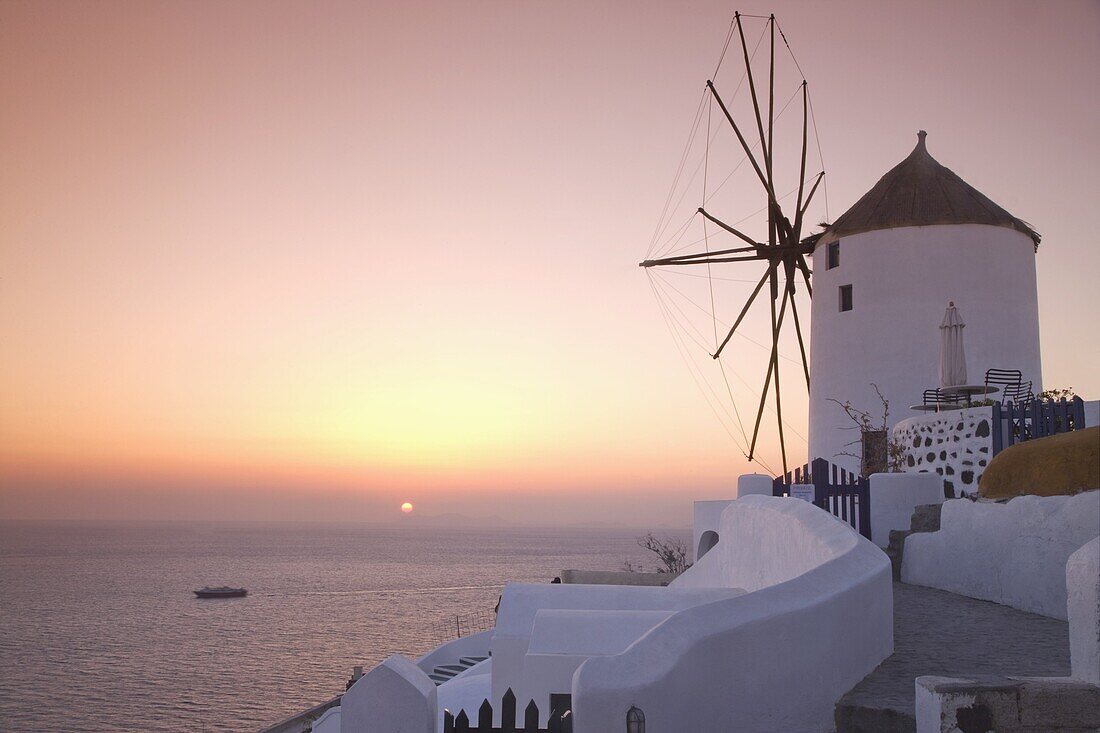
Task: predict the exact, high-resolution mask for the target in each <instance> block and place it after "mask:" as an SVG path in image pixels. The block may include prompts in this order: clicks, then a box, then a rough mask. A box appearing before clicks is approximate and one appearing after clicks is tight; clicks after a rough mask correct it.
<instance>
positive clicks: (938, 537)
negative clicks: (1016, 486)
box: [901, 491, 1100, 619]
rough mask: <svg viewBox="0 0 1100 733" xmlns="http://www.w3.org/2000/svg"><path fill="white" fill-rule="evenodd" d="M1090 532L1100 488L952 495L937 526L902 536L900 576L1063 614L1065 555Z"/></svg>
mask: <svg viewBox="0 0 1100 733" xmlns="http://www.w3.org/2000/svg"><path fill="white" fill-rule="evenodd" d="M1098 534H1100V491H1089V492H1086V493H1083V494H1078V495H1076V496H1046V497H1041V496H1020V497H1016V498H1015V499H1012V500H1011V501H1009V502H1008V503H1006V504H1000V503H995V502H987V501H979V502H974V501H970V500H969V499H953V500H951V501H946V502H944V504H943V510H942V513H941V515H940V531H938V532H922V533H917V534H913V535H910V536H909V537H907V538H906V540H905V553H904V555H903V560H902V567H901V579H902V581H903V582H906V583H913V584H915V585H926V586H929V587H932V588H941V589H943V590H949V591H952V592H954V593H960V594H962V595H966V596H970V597H972V598H980V599H983V600H987V601H994V602H996V603H1003V604H1005V605H1008V606H1014V607H1015V608H1019V609H1022V610H1025V611H1032V612H1034V613H1041V614H1043V615H1044V616H1051V617H1053V618H1059V619H1065V618H1066V562H1067V560H1068V559H1069V556H1070V555H1071V554H1072V553H1073V552H1074V551H1076V550H1077V548H1079V547H1081V545H1083V544H1085V543H1086V542H1088V541H1089V540H1091V539H1092V538H1093V537H1096V536H1097V535H1098Z"/></svg>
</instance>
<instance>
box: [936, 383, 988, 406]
mask: <svg viewBox="0 0 1100 733" xmlns="http://www.w3.org/2000/svg"><path fill="white" fill-rule="evenodd" d="M1000 391H1001V390H1000V388H999V387H987V386H986V385H984V384H956V385H955V386H953V387H940V393H941V394H946V395H953V394H959V395H966V406H967V407H970V405H971V400H972V398H973V397H974V395H979V394H994V393H996V392H1000Z"/></svg>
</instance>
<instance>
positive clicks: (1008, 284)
mask: <svg viewBox="0 0 1100 733" xmlns="http://www.w3.org/2000/svg"><path fill="white" fill-rule="evenodd" d="M828 244H829V239H828V238H822V240H821V241H820V242H819V243H818V245H817V247H816V248H815V250H814V255H813V260H814V262H813V272H814V282H813V285H814V298H813V304H812V310H811V313H812V318H811V322H810V324H811V325H810V333H811V337H810V407H809V412H810V415H809V422H810V427H809V430H810V434H809V455H810V457H811V458H816V457H821V458H826V459H828V460H830V461H832V462H834V463H836V464H838V465H840V466H843V467H845V468H847V469H849V470H852V471H858V470H859V465H858V461H856V460H855V459H852V458H845V457H839V458H838V457H836V456H837V454H838V453H840V452H842V451H844V450H851V449H850V448H847V449H846V448H845V447H844V445H845V444H846V443H848V442H850V441H851V440H852V439H853V431H851V430H840V429H839V428H845V427H850V426H851V422H850V421H849V420H848V418H847V417H846V416H845V415H844V413H843V411H842V410H841V409H840V408H839V407H838V406H837V405H836V404H834V403H832V402H829V401H828V400H829V399H830V398H834V399H837V400H840V401H841V402H844V401H845V400H851V402H852V404H853V405H854V406H856V407H858V408H860V409H863V410H867V411H869V412H870V413H871V414H872V415H881V406H880V404H879V401H878V398H877V397H876V396H875V393H874V390H873V389H872V388H871V383H872V382H873V383H875V384H877V385H878V386H879V388H880V389H881V390H882V392H883V394H884V395H885V396H886V398H887V399H888V400H889V401H890V424H891V426H892V425H894V424H896V423H897V422H898V421H899V420H902V419H905V418H907V417H911V416H913V415H914V414H916V413H914V412H913V411H910V410H909V409H908V407H909V405H913V404H917V403H919V402H920V401H921V392H922V391H923V390H925V389H928V388H932V387H936V386H938V385H939V373H938V366H939V348H940V332H939V325H940V321H941V320H942V319H943V313H944V310H945V309H946V307H947V303H948V301H950V300H954V301H955V305H956V306H957V307H958V309H959V313H960V314H961V316H962V319H963V321H964V322H965V323H966V328H965V329H964V345H965V350H966V358H967V374H968V377H969V381H970V382H972V383H973V382H978V383H980V382H981V381H982V378H983V376H984V374H985V370H986V369H989V368H991V367H999V368H1004V369H1020V370H1022V371H1023V372H1024V379H1031V380H1034V381H1035V391H1036V393H1038V392H1039V390H1040V389H1041V382H1042V370H1041V364H1040V355H1039V311H1038V305H1037V296H1036V286H1035V251H1034V244H1033V242H1032V241H1031V239H1030V238H1029V237H1028V236H1027V235H1025V234H1023V233H1021V232H1017V231H1016V230H1014V229H1008V228H1005V227H994V226H987V225H984V224H961V225H950V226H928V227H900V228H896V229H884V230H879V231H873V232H864V233H862V234H854V235H850V236H846V237H843V238H842V239H841V240H840V266H839V267H836V268H834V269H832V270H828V269H826V268H825V255H826V251H827V249H828ZM847 284H850V285H852V293H853V309H852V310H851V311H848V312H846V313H841V312H840V311H839V304H838V294H837V293H838V288H839V286H841V285H847ZM856 437H858V436H856ZM855 452H857V453H858V451H855Z"/></svg>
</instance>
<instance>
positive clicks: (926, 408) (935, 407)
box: [909, 402, 963, 412]
mask: <svg viewBox="0 0 1100 733" xmlns="http://www.w3.org/2000/svg"><path fill="white" fill-rule="evenodd" d="M909 409H910V410H916V411H918V412H941V411H943V410H961V409H963V406H962V405H950V404H946V403H944V404H932V405H929V404H925V403H923V402H922V403H921V404H919V405H909Z"/></svg>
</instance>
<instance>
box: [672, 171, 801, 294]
mask: <svg viewBox="0 0 1100 733" xmlns="http://www.w3.org/2000/svg"><path fill="white" fill-rule="evenodd" d="M797 190H798V186H795V187H794V188H792V189H791V190H790V191H787V193H785V194H783V195H782V196H779V197H778V198H776V201H777V202H778V201H783V200H784V199H787V198H789V197H790V196H792V195H794V192H795V191H797ZM767 208H768V204H764V206H762V207H760V208H759V209H757V210H756V211H754V212H752V213H751V214H749V215H748V216H743V217H741V218H740V219H738V220H737V221H735V222H733V223H731V224H730V226H731V227H736V226H737V225H738V224H743V223H744V222H746V221H748V220H749V219H751V218H753V217H754V216H756V215H757V214H759V213H760V212H762V211H765V210H766V209H767ZM682 238H683V237H682V236H681V239H682ZM702 241H703V238H702V237H700V238H699V239H696V240H694V241H691V242H688V243H687V244H684V245H679V242H676V243H674V244H673V246H674V247H676V249H670V250H668V251H667V252H664V253H662V254H661V257H669V256H671V255H674V254H676V253H677V252H681V251H683V250H685V249H687V248H688V247H691V246H692V245H695V244H699V243H700V242H702ZM678 245H679V246H678ZM719 279H720V278H719ZM746 282H756V281H755V280H748V281H746Z"/></svg>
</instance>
